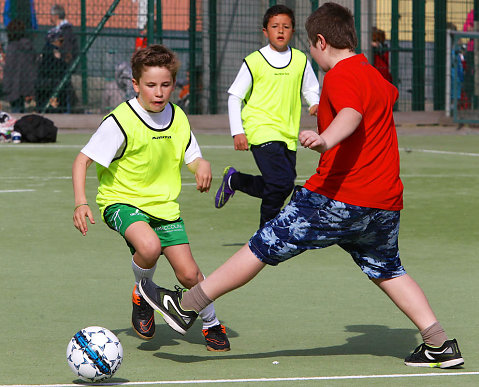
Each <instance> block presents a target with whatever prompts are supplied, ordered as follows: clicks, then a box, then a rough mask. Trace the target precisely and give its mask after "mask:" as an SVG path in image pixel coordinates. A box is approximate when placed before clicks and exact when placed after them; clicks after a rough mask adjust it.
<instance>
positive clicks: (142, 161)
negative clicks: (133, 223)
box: [96, 102, 191, 220]
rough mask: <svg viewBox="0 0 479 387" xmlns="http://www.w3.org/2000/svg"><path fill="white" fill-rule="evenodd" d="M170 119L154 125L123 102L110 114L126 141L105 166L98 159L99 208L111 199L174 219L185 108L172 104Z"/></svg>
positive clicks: (185, 140)
mask: <svg viewBox="0 0 479 387" xmlns="http://www.w3.org/2000/svg"><path fill="white" fill-rule="evenodd" d="M170 105H171V108H172V112H173V114H172V118H171V122H170V125H169V126H168V127H166V128H165V129H162V130H158V129H154V128H152V127H150V126H148V125H147V124H146V123H145V122H144V121H143V120H142V119H141V118H140V117H139V116H138V115H137V114H136V112H135V111H134V110H133V108H132V107H131V106H130V105H129V104H128V103H127V102H124V103H122V104H121V105H119V106H118V107H117V108H116V109H115V110H113V111H112V112H111V113H110V114H109V115H108V116H107V117H109V116H113V118H114V119H115V120H116V121H117V123H118V125H119V126H120V129H121V130H122V131H123V133H124V135H125V142H126V146H125V148H124V150H123V152H122V154H121V155H119V156H118V158H116V159H114V160H113V161H112V162H111V164H110V166H109V167H108V168H105V167H103V166H102V165H100V164H97V175H98V180H99V182H100V185H99V187H98V195H97V198H96V200H97V203H98V206H99V207H100V211H101V214H102V217H103V211H104V210H105V208H106V207H107V206H109V205H111V204H115V203H124V204H129V205H132V206H134V207H137V208H139V209H141V210H142V211H144V212H146V213H147V214H149V215H151V216H153V217H155V218H160V219H165V220H176V219H178V218H179V216H180V206H179V204H178V202H177V201H176V200H177V198H178V195H179V194H180V191H181V174H180V171H181V167H182V165H183V160H184V155H185V150H186V148H187V146H188V144H189V142H190V139H191V131H190V125H189V122H188V119H187V118H186V115H185V113H184V112H183V111H182V110H181V109H180V108H179V107H178V106H176V105H174V104H170Z"/></svg>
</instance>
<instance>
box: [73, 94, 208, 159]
mask: <svg viewBox="0 0 479 387" xmlns="http://www.w3.org/2000/svg"><path fill="white" fill-rule="evenodd" d="M128 102H129V103H130V105H131V107H132V108H133V109H134V110H135V112H136V113H137V114H138V115H139V116H140V117H141V119H142V120H143V121H145V123H146V124H147V125H148V126H151V127H152V128H154V129H158V130H161V129H165V128H167V127H168V126H169V125H170V122H171V118H172V116H173V114H172V113H173V112H172V106H171V105H170V104H167V105H166V107H165V108H164V109H163V111H161V112H159V113H151V112H147V111H146V110H145V109H143V107H142V106H141V105H140V104H139V102H138V100H137V99H136V98H132V99H130V100H129V101H128ZM125 140H126V139H125V135H124V134H123V132H122V131H121V129H120V127H119V126H118V124H117V123H116V121H115V120H114V119H113V117H108V118H107V119H106V120H104V121H103V122H102V123H101V125H100V126H99V127H98V129H97V131H96V132H95V133H94V134H93V136H92V137H91V138H90V141H88V144H86V145H85V147H84V148H83V149H82V150H81V152H82V153H83V154H84V155H86V156H88V157H89V158H90V159H92V160H93V161H95V162H97V163H98V164H101V165H102V166H104V167H105V168H108V167H109V165H110V163H111V161H112V160H113V159H114V158H115V156H116V155H117V154H120V153H121V151H122V150H123V148H124V147H125V144H126V141H125ZM198 157H202V156H201V150H200V147H199V145H198V142H197V141H196V138H195V136H194V134H193V132H191V141H190V145H189V146H188V148H187V149H186V152H185V164H190V163H191V162H193V161H195V160H196V159H197V158H198Z"/></svg>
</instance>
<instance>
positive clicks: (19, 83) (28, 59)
mask: <svg viewBox="0 0 479 387" xmlns="http://www.w3.org/2000/svg"><path fill="white" fill-rule="evenodd" d="M7 37H8V45H7V49H6V54H5V67H4V69H3V75H4V76H3V91H4V94H5V99H6V100H7V101H8V102H9V103H10V110H11V112H12V113H24V112H25V103H28V104H32V102H33V101H34V96H35V78H36V70H37V68H36V67H37V55H36V53H35V50H34V48H33V43H32V41H31V40H30V39H29V38H27V36H26V35H25V24H24V22H23V21H22V20H19V19H14V20H12V21H11V22H10V23H9V24H8V27H7Z"/></svg>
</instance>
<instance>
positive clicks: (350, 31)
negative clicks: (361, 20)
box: [305, 3, 358, 51]
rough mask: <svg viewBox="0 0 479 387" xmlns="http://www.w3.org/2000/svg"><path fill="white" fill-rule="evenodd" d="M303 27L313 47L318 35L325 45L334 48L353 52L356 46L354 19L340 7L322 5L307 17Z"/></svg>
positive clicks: (345, 9)
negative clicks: (321, 37) (322, 38)
mask: <svg viewBox="0 0 479 387" xmlns="http://www.w3.org/2000/svg"><path fill="white" fill-rule="evenodd" d="M305 27H306V32H307V33H308V39H309V41H310V42H311V44H313V45H316V43H317V41H318V34H321V35H323V37H324V39H325V40H326V43H328V44H329V45H330V46H331V47H334V48H338V49H344V48H348V49H350V50H351V51H354V50H355V49H356V46H357V45H358V38H357V36H356V29H355V28H354V17H353V15H352V13H351V11H350V10H349V9H348V8H345V7H343V6H342V5H339V4H336V3H324V4H323V5H322V6H321V7H319V8H318V9H317V10H316V11H314V12H313V13H312V14H311V15H310V16H309V17H308V19H307V20H306V24H305Z"/></svg>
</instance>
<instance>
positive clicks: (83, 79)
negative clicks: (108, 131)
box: [0, 0, 479, 120]
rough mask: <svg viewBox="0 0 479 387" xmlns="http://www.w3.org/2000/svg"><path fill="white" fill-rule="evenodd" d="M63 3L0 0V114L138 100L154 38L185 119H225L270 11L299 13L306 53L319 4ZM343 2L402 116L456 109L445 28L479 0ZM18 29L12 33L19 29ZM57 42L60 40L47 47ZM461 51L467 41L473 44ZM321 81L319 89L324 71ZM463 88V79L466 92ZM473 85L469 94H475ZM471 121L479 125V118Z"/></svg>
mask: <svg viewBox="0 0 479 387" xmlns="http://www.w3.org/2000/svg"><path fill="white" fill-rule="evenodd" d="M56 1H57V3H58V4H57V6H55V0H35V1H33V0H0V9H2V10H3V11H4V13H3V15H4V17H3V20H2V21H3V28H2V29H1V34H0V36H1V43H2V48H3V54H2V58H3V60H2V70H3V77H2V82H1V85H2V94H1V99H2V103H3V110H8V109H10V110H15V111H18V110H19V109H20V110H22V109H23V110H36V111H61V112H85V113H98V112H101V113H104V112H107V111H108V110H110V109H111V108H113V107H114V106H116V105H117V104H118V103H119V102H121V101H122V100H124V99H126V98H129V97H131V95H132V94H133V92H132V89H131V85H130V83H129V81H128V78H129V77H130V74H129V60H130V58H131V55H132V53H133V52H134V50H135V49H136V47H138V46H142V45H144V44H148V43H155V42H156V43H162V44H165V45H167V46H169V47H170V48H172V49H173V50H174V51H176V52H177V54H178V56H179V57H180V60H181V62H182V67H181V69H180V72H179V73H178V79H177V83H178V87H177V90H176V92H175V95H174V97H173V99H174V102H177V103H179V104H180V105H182V106H183V107H185V109H186V110H187V112H188V113H190V114H200V113H203V114H205V113H206V114H216V113H226V112H227V90H228V88H229V86H230V85H231V83H232V82H233V80H234V78H235V76H236V73H237V71H238V70H239V68H240V66H241V63H242V60H243V58H244V57H245V56H246V55H248V54H249V53H251V52H252V51H254V50H257V49H259V48H260V47H262V46H264V45H266V44H267V42H266V40H265V38H264V35H263V33H262V18H263V14H264V12H265V10H266V9H267V8H268V7H269V6H271V5H274V4H276V3H278V4H280V3H281V4H285V5H287V6H289V7H290V8H292V9H293V10H294V11H295V16H296V31H295V34H294V37H293V40H292V42H291V45H292V46H293V47H296V48H298V49H300V50H302V51H303V52H305V53H307V54H308V55H309V52H308V43H307V37H306V34H305V31H304V22H305V20H306V18H307V17H308V15H309V14H310V13H311V12H312V10H314V9H315V8H316V7H318V6H320V5H321V4H322V3H324V1H318V0H289V1H288V0H285V1H274V0H223V1H217V0H96V1H93V0H76V1H66V0H56ZM338 3H340V4H342V5H344V6H346V7H348V8H350V9H351V10H352V11H353V13H354V15H355V25H356V29H357V31H358V38H359V43H360V45H359V47H358V50H357V51H358V52H363V53H365V54H366V56H367V57H368V59H369V60H370V61H371V62H372V63H374V64H375V66H376V67H377V68H378V69H379V70H380V71H381V72H382V73H383V75H384V76H385V77H387V78H388V79H390V80H391V82H393V83H394V84H395V85H396V86H397V87H398V89H399V101H398V103H397V105H396V109H397V110H400V111H410V110H426V111H430V110H445V109H446V108H450V109H451V111H453V108H457V106H456V105H454V103H459V102H458V101H460V99H459V100H457V101H456V100H454V99H451V98H452V97H453V94H452V91H453V90H452V88H450V82H451V74H452V70H451V71H448V70H447V63H448V61H447V59H448V55H450V54H449V53H448V52H447V47H446V46H447V36H448V35H447V30H448V29H453V28H452V26H454V28H455V29H457V30H458V31H462V30H463V28H466V27H467V25H468V24H467V23H469V22H470V20H471V17H470V11H471V10H472V9H474V5H475V3H479V1H478V0H449V1H433V0H414V1H412V0H395V1H394V0H393V1H384V0H377V1H359V0H343V1H338ZM58 5H59V6H60V7H58ZM477 5H478V6H479V4H477ZM62 10H63V11H64V13H65V15H62V12H61V11H62ZM52 13H53V14H52ZM468 15H469V18H468ZM60 16H64V17H65V19H66V20H67V21H68V23H71V25H72V26H73V29H72V31H73V36H74V40H75V41H76V43H75V44H76V47H77V48H76V51H75V52H74V50H70V49H69V48H68V47H69V46H71V45H72V43H71V42H69V40H70V37H69V36H68V33H65V32H61V33H60V34H59V35H58V36H57V35H56V34H55V32H58V30H59V28H58V27H57V25H58V24H59V23H62V21H61V18H60ZM468 20H469V21H468ZM472 20H473V26H472V30H478V28H477V21H476V28H475V27H474V18H473V19H472ZM18 21H20V23H18ZM12 22H14V24H13V25H15V23H16V24H17V27H15V28H12V25H11V24H10V23H12ZM65 23H66V22H65V21H63V24H65ZM22 24H23V26H24V30H22V27H21V25H22ZM9 25H10V27H9ZM17 29H20V31H17ZM12 30H13V31H12ZM22 31H23V32H22ZM61 35H63V36H61ZM57 38H58V41H55V40H52V39H57ZM60 40H62V41H61V42H60ZM19 41H21V42H22V43H19ZM463 42H464V43H463ZM456 43H458V44H459V45H460V46H461V45H463V44H466V45H467V39H465V38H462V40H458V41H457V42H456ZM75 44H73V46H75ZM476 47H477V45H476ZM69 50H70V53H69ZM473 53H474V51H472V54H468V55H465V56H467V57H468V58H465V62H464V64H466V62H467V60H468V59H469V67H468V71H469V73H468V75H467V76H468V77H469V78H468V79H473V78H470V77H471V76H472V77H474V75H471V74H473V73H474V68H475V67H474V65H473V63H474V62H471V61H472V60H473V59H472V58H473V56H474V54H473ZM466 54H467V50H466ZM58 57H59V58H58ZM68 58H69V60H68ZM12 63H13V65H12ZM451 63H452V64H453V63H455V62H454V61H452V62H451ZM476 63H477V62H476ZM318 77H319V79H320V81H321V78H322V74H321V72H319V73H318ZM27 81H28V82H27ZM25 84H26V85H25ZM32 85H33V86H32ZM467 85H468V81H466V80H465V81H464V83H463V85H462V86H463V87H465V88H467V87H468V86H467ZM469 88H470V87H469ZM477 89H479V88H476V89H474V88H473V89H472V90H473V91H472V93H473V95H474V93H475V91H474V90H477ZM470 92H471V90H469V91H468V93H470ZM447 93H449V94H447ZM451 96H452V97H451ZM471 98H472V97H471ZM475 98H476V99H477V96H475ZM451 101H452V102H453V104H452V105H450V103H451ZM35 103H36V106H35V105H34V104H35ZM472 113H473V114H472V119H473V120H474V110H473V112H472ZM476 119H477V117H476Z"/></svg>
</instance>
